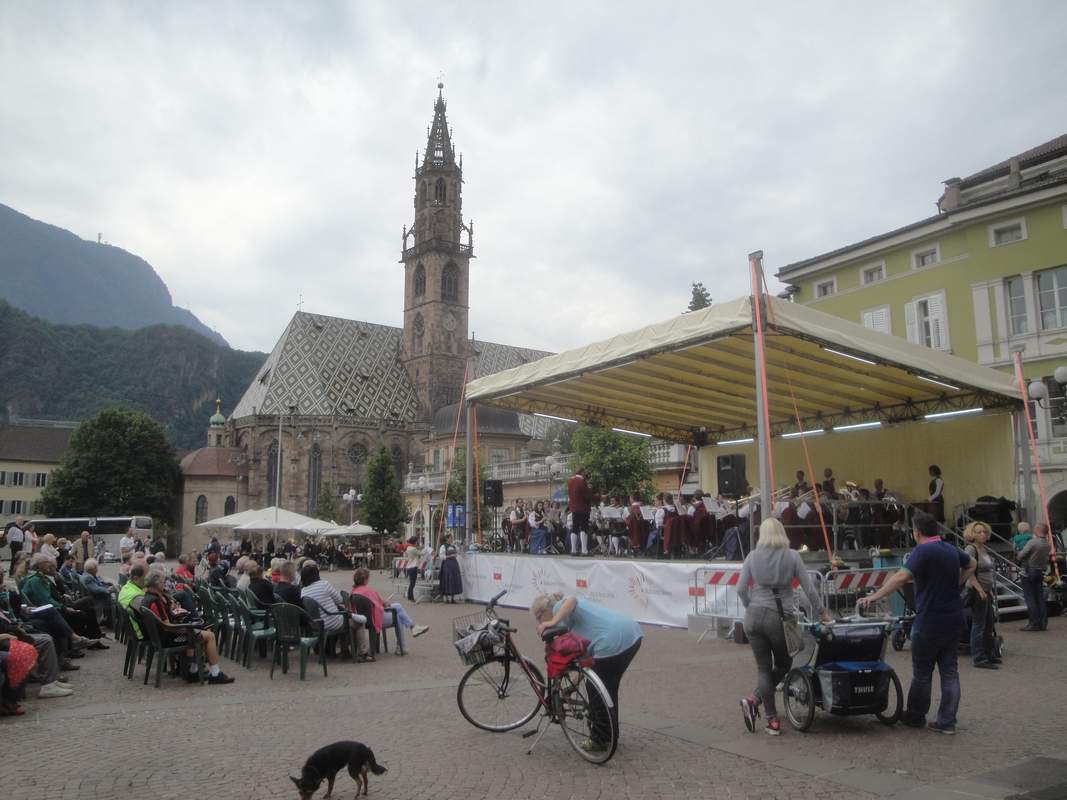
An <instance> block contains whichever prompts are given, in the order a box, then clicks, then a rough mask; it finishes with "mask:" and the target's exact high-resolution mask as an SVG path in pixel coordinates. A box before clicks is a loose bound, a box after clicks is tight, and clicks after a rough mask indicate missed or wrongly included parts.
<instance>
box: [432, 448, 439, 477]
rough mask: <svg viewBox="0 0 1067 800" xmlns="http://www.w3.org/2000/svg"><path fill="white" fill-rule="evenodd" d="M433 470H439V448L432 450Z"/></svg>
mask: <svg viewBox="0 0 1067 800" xmlns="http://www.w3.org/2000/svg"><path fill="white" fill-rule="evenodd" d="M433 471H434V472H440V471H441V451H440V450H434V451H433Z"/></svg>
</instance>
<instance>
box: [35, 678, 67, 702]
mask: <svg viewBox="0 0 1067 800" xmlns="http://www.w3.org/2000/svg"><path fill="white" fill-rule="evenodd" d="M72 694H74V690H73V689H64V688H63V687H62V686H60V685H59V684H58V683H55V682H54V681H53V682H52V683H46V684H45V685H44V686H42V687H41V692H40V694H38V695H37V698H38V699H40V700H44V699H47V698H49V697H68V696H70V695H72Z"/></svg>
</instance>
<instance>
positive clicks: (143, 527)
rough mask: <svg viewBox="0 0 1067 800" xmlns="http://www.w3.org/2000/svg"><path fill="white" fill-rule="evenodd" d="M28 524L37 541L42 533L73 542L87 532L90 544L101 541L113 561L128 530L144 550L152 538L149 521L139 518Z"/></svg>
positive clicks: (71, 519)
mask: <svg viewBox="0 0 1067 800" xmlns="http://www.w3.org/2000/svg"><path fill="white" fill-rule="evenodd" d="M30 522H33V523H34V524H35V525H36V529H37V536H38V538H40V537H41V536H44V535H45V534H46V533H51V534H53V535H54V536H55V537H56V538H57V539H60V538H64V539H69V540H70V541H72V542H73V541H74V540H76V539H78V538H79V537H80V536H81V535H82V531H89V534H90V535H91V536H92V537H93V544H94V545H95V544H96V541H97V540H102V541H103V542H104V550H105V552H108V553H112V554H114V556H115V557H116V558H118V555H119V539H121V538H122V537H123V536H125V535H126V531H127V530H129V531H130V535H131V536H132V537H133V538H134V539H140V540H141V541H142V542H144V543H145V547H147V546H148V544H149V542H151V541H152V539H153V538H154V537H153V535H152V518H151V517H147V516H141V515H134V516H129V517H55V518H51V519H48V518H34V519H31V520H30Z"/></svg>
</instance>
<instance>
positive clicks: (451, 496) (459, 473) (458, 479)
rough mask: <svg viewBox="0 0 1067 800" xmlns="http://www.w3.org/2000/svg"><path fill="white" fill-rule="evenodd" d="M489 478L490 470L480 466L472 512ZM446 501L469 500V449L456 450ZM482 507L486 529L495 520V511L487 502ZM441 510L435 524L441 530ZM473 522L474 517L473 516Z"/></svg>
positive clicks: (476, 506)
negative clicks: (486, 504)
mask: <svg viewBox="0 0 1067 800" xmlns="http://www.w3.org/2000/svg"><path fill="white" fill-rule="evenodd" d="M488 478H489V470H487V469H486V468H485V465H484V464H479V466H478V479H477V480H476V481H475V486H476V487H477V488H476V489H475V494H474V506H473V508H472V509H471V513H472V514H473V513H474V509H477V508H478V506H479V501H478V498H479V497H481V496H482V492H483V491H484V489H485V482H486V480H487V479H488ZM445 502H446V503H466V502H467V451H466V450H456V454H455V456H454V457H453V458H452V475H451V478H450V480H449V481H448V491H447V492H445ZM481 509H482V529H483V530H486V529H488V527H489V526H490V525H491V524H492V522H493V512H492V509H489V508H487V507H486V506H485V504H484V503H483V504H481ZM439 511H440V510H438V512H437V513H436V514H435V517H434V525H435V529H436V530H440V527H441V519H440V516H439ZM471 522H472V524H473V522H474V517H473V516H472V517H471Z"/></svg>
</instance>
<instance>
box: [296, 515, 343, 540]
mask: <svg viewBox="0 0 1067 800" xmlns="http://www.w3.org/2000/svg"><path fill="white" fill-rule="evenodd" d="M297 530H298V531H300V532H301V533H311V534H315V535H317V536H328V535H330V533H329V532H330V531H335V530H338V528H337V523H336V522H333V521H330V522H327V521H326V520H324V519H311V520H308V521H307V522H305V523H304V524H303V525H300V526H298V527H297Z"/></svg>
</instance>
